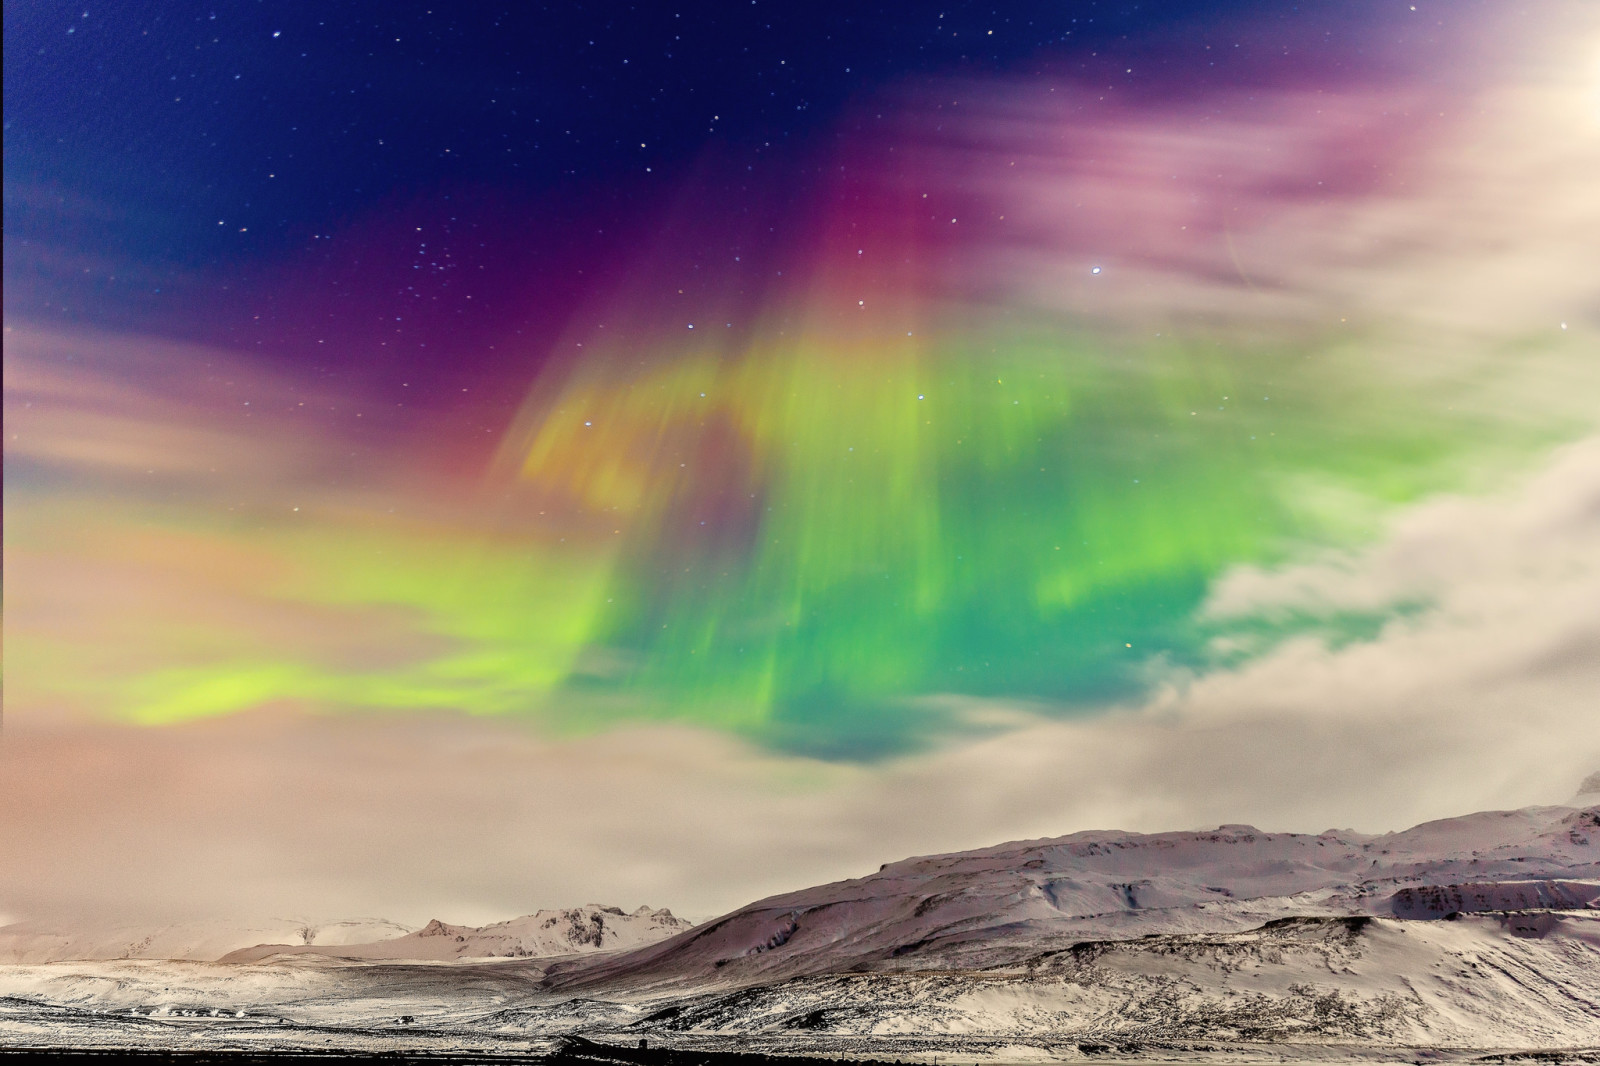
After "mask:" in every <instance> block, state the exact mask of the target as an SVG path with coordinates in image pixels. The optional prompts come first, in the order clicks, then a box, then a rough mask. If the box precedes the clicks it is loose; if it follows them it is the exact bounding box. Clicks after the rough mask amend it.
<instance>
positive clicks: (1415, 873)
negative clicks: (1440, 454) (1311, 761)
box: [550, 807, 1600, 989]
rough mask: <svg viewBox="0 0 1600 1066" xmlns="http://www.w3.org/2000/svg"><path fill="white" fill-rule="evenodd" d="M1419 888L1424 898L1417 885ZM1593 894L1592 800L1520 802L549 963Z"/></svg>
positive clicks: (941, 878) (919, 864)
mask: <svg viewBox="0 0 1600 1066" xmlns="http://www.w3.org/2000/svg"><path fill="white" fill-rule="evenodd" d="M1423 886H1428V887H1430V888H1432V889H1434V890H1435V892H1434V895H1432V896H1429V895H1427V894H1425V893H1424V894H1419V893H1418V891H1416V890H1418V889H1419V888H1422V887H1423ZM1597 897H1600V808H1596V807H1590V808H1584V809H1577V808H1571V807H1532V808H1526V809H1524V810H1519V811H1491V812H1485V813H1479V814H1472V815H1467V816H1464V817H1461V818H1451V819H1445V820H1442V821H1437V822H1429V823H1426V824H1424V825H1420V826H1417V827H1415V828H1413V829H1408V830H1405V831H1404V832H1399V833H1389V834H1384V835H1381V836H1366V835H1362V834H1358V833H1351V832H1336V831H1329V832H1325V833H1322V834H1319V835H1316V836H1312V835H1307V834H1300V833H1265V832H1262V831H1260V830H1257V829H1255V828H1252V827H1250V826H1240V825H1228V826H1222V827H1220V828H1218V829H1214V830H1208V831H1200V832H1183V833H1158V834H1151V835H1145V834H1137V833H1112V832H1090V833H1076V834H1073V835H1071V836H1065V837H1057V838H1054V839H1047V840H1030V841H1020V842H1016V843H1010V844H1001V845H998V846H996V847H992V848H984V849H981V850H978V851H969V852H961V853H958V854H953V855H934V856H928V857H923V858H914V859H906V860H904V861H901V862H896V863H891V864H888V865H886V866H884V867H883V868H882V869H881V870H879V871H878V872H877V873H875V874H872V875H870V876H868V877H863V878H858V879H855V880H850V881H840V882H837V883H835V884H830V885H822V886H820V887H817V888H810V889H805V890H802V891H799V892H791V893H787V894H784V895H780V896H773V897H771V898H769V899H765V900H761V901H759V902H757V903H752V904H750V905H749V906H746V907H743V908H741V909H739V910H737V911H734V912H733V913H732V914H729V915H726V916H725V917H723V918H721V919H718V920H717V921H715V922H711V923H708V924H706V925H704V926H702V927H700V928H698V929H696V930H695V931H694V932H693V933H691V934H688V935H684V936H679V937H676V938H674V939H672V940H669V941H667V942H665V943H662V944H659V945H656V946H654V947H650V948H645V949H642V950H640V951H637V952H631V953H627V954H624V955H620V956H613V957H610V958H607V959H604V960H595V961H593V962H589V961H575V962H573V963H571V964H567V965H563V966H558V967H556V968H555V970H554V971H553V972H552V974H551V977H550V981H551V983H552V985H553V986H554V987H558V988H573V989H577V988H588V987H599V986H612V985H618V984H621V985H625V986H628V987H634V988H639V989H648V988H650V987H652V986H654V985H656V984H657V983H662V984H668V985H675V984H679V983H682V982H685V981H689V982H706V981H714V982H716V983H719V984H754V983H767V982H770V981H774V980H779V979H783V978H787V977H794V976H799V975H803V974H818V973H838V972H843V971H851V970H861V969H870V970H914V969H957V968H960V969H972V968H980V967H992V966H999V965H1009V964H1014V963H1018V962H1021V961H1023V960H1025V959H1028V958H1031V957H1034V956H1037V955H1038V954H1039V953H1041V952H1044V951H1049V950H1055V949H1059V948H1063V947H1066V946H1068V945H1070V944H1072V943H1075V942H1078V941H1083V940H1090V939H1104V938H1124V937H1139V936H1148V935H1152V934H1177V933H1215V932H1227V931H1236V930H1244V929H1249V928H1253V927H1257V926H1260V925H1262V924H1263V923H1265V922H1267V921H1270V920H1273V919H1276V918H1284V917H1290V916H1302V915H1323V916H1337V915H1398V916H1406V917H1421V916H1424V915H1423V912H1424V911H1426V912H1429V913H1428V914H1427V916H1429V917H1438V916H1440V915H1442V914H1443V913H1445V911H1444V910H1441V909H1440V908H1439V904H1440V903H1442V902H1444V901H1446V900H1448V901H1450V902H1449V903H1448V909H1449V910H1497V909H1498V910H1503V909H1520V908H1522V907H1525V906H1539V907H1549V906H1561V907H1565V906H1573V907H1585V906H1587V905H1588V904H1589V903H1590V902H1591V901H1592V900H1594V899H1596V898H1597Z"/></svg>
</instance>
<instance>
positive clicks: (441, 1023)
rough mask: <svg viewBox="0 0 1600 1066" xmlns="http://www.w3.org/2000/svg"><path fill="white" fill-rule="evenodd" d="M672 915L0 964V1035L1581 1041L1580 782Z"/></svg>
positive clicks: (1123, 1049) (979, 864)
mask: <svg viewBox="0 0 1600 1066" xmlns="http://www.w3.org/2000/svg"><path fill="white" fill-rule="evenodd" d="M685 924H687V923H682V922H681V921H679V920H678V919H676V918H673V917H672V916H671V915H670V914H668V913H667V912H665V911H650V910H649V909H648V908H642V909H641V910H639V911H636V912H635V913H634V914H632V915H624V914H622V913H621V912H619V911H616V910H615V909H609V908H601V907H593V906H590V907H585V908H577V909H575V910H572V911H547V912H540V913H539V914H536V915H530V916H529V917H527V918H521V919H516V920H514V921H512V922H504V923H500V924H499V925H494V926H487V927H484V928H482V929H473V928H468V927H455V926H447V925H445V924H444V923H441V922H432V923H429V925H428V926H427V927H425V928H424V929H421V930H417V931H415V932H411V933H407V934H405V935H403V936H397V937H394V938H390V939H386V940H380V941H376V942H374V943H369V944H344V945H330V944H319V943H307V942H305V938H304V937H302V938H301V942H300V943H299V944H289V945H283V944H278V945H267V946H263V947H257V948H254V949H252V950H248V951H240V952H234V953H232V954H231V955H230V956H228V961H226V962H224V963H209V964H202V963H194V962H181V961H179V962H157V961H144V960H140V959H118V960H112V961H99V962H74V963H58V964H53V965H36V966H0V1042H7V1043H12V1044H19V1043H34V1044H40V1043H42V1044H56V1045H81V1044H85V1043H95V1044H101V1045H109V1046H157V1047H167V1046H171V1045H173V1044H174V1043H178V1042H181V1043H182V1044H183V1045H184V1046H185V1047H188V1048H192V1049H202V1048H206V1047H211V1046H217V1047H221V1046H228V1047H257V1048H274V1049H279V1048H307V1047H326V1046H327V1045H328V1043H329V1042H330V1041H334V1040H336V1041H337V1042H338V1044H340V1045H341V1046H344V1047H349V1048H364V1049H368V1050H382V1049H406V1050H418V1051H426V1050H430V1049H448V1050H452V1051H456V1052H460V1051H463V1050H474V1049H476V1050H484V1051H509V1050H516V1051H519V1052H527V1051H529V1050H539V1049H546V1050H548V1049H550V1048H551V1047H553V1046H554V1042H555V1041H557V1040H559V1039H562V1038H565V1037H567V1036H571V1035H574V1034H582V1035H585V1036H587V1037H589V1038H591V1039H593V1040H597V1041H600V1042H602V1043H611V1044H614V1045H619V1046H621V1045H626V1046H629V1047H634V1046H636V1045H637V1043H638V1041H639V1040H640V1039H647V1040H649V1041H650V1043H651V1045H652V1047H661V1046H665V1047H669V1048H670V1047H681V1048H690V1049H694V1050H696V1051H697V1052H705V1051H713V1050H719V1049H724V1050H741V1051H766V1052H771V1053H788V1054H795V1053H810V1054H823V1055H829V1056H835V1057H843V1058H851V1057H854V1058H874V1059H879V1060H889V1059H897V1060H901V1061H905V1062H915V1061H926V1060H928V1059H930V1058H935V1057H937V1056H939V1055H944V1056H946V1057H947V1058H949V1057H959V1058H961V1059H965V1060H970V1061H976V1060H980V1059H985V1058H987V1059H990V1060H995V1061H1007V1062H1016V1061H1023V1060H1027V1061H1049V1060H1070V1059H1081V1058H1083V1057H1084V1056H1085V1055H1095V1056H1112V1057H1115V1056H1119V1055H1120V1056H1123V1057H1129V1058H1135V1059H1144V1060H1148V1059H1149V1058H1152V1057H1160V1058H1186V1059H1206V1058H1216V1059H1226V1060H1228V1061H1238V1060H1240V1059H1241V1058H1243V1059H1246V1060H1251V1061H1268V1060H1273V1061H1276V1060H1281V1059H1294V1060H1297V1061H1301V1060H1304V1061H1309V1060H1310V1059H1314V1058H1337V1059H1341V1060H1347V1061H1354V1060H1370V1061H1379V1060H1381V1061H1394V1060H1395V1059H1396V1058H1397V1057H1399V1058H1405V1059H1412V1060H1421V1059H1427V1060H1429V1061H1452V1060H1461V1061H1465V1060H1469V1059H1474V1058H1476V1059H1482V1058H1483V1057H1484V1056H1500V1057H1501V1058H1505V1057H1506V1056H1513V1057H1515V1056H1526V1055H1528V1054H1534V1055H1535V1056H1536V1057H1539V1058H1540V1059H1541V1060H1545V1059H1548V1060H1550V1061H1569V1060H1571V1061H1586V1062H1589V1061H1593V1062H1600V806H1585V807H1534V808H1527V809H1524V810H1519V811H1495V812H1486V813H1480V814H1473V815H1468V816H1465V817H1461V818H1451V819H1445V820H1442V821H1438V822H1430V823H1427V824H1425V825H1421V826H1417V827H1416V828H1414V829H1409V830H1406V831H1404V832H1399V833H1389V834H1383V835H1364V834H1359V833H1354V832H1350V831H1329V832H1325V833H1321V834H1318V835H1309V834H1296V833H1267V832H1262V831H1260V830H1257V829H1253V828H1251V827H1249V826H1231V825H1230V826H1221V827H1219V828H1217V829H1213V830H1204V831H1190V832H1181V833H1159V834H1149V835H1145V834H1133V833H1115V832H1093V833H1078V834H1074V835H1071V836H1065V837H1058V838H1053V839H1048V840H1032V841H1020V842H1015V843H1010V844H1001V845H998V846H996V847H992V848H984V849H980V850H977V851H969V852H961V853H958V854H951V855H935V856H927V857H923V858H915V859H906V860H904V861H901V862H897V863H892V864H888V865H886V866H884V867H883V868H882V869H880V870H879V871H878V872H876V873H874V874H871V875H869V876H866V877H862V878H857V879H854V880H850V881H841V882H837V883H834V884H829V885H821V886H818V887H815V888H809V889H804V890H801V891H798V892H791V893H786V894H783V895H780V896H773V897H771V898H769V899H765V900H761V901H759V902H757V903H752V904H750V905H749V906H746V907H742V908H740V909H738V910H736V911H734V912H732V913H731V914H728V915H725V916H724V917H722V918H720V919H717V920H715V921H713V922H709V923H706V924H704V925H702V926H698V927H696V928H692V929H686V930H683V931H680V932H676V934H675V935H674V930H675V929H678V928H679V927H681V926H682V925H685ZM651 936H655V937H663V936H664V937H666V939H664V940H659V941H658V942H655V943H643V946H638V947H632V948H629V944H630V943H633V944H639V943H642V942H643V941H644V940H645V939H646V938H648V937H651ZM630 938H633V939H630ZM519 951H520V952H521V953H522V954H520V955H519V954H518V952H519ZM585 952H587V954H585ZM507 955H509V956H510V957H509V958H508V957H506V956H507ZM553 956H559V957H553ZM411 960H414V961H411ZM441 961H448V962H451V963H453V964H452V965H439V964H438V963H439V962H441ZM1585 1048H1587V1049H1589V1050H1583V1049H1585ZM1574 1049H1577V1050H1574Z"/></svg>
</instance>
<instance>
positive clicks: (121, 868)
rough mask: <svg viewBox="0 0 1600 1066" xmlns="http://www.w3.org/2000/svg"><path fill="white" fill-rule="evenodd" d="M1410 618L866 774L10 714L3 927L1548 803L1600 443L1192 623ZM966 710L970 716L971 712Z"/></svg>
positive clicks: (445, 733)
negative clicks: (1293, 615)
mask: <svg viewBox="0 0 1600 1066" xmlns="http://www.w3.org/2000/svg"><path fill="white" fill-rule="evenodd" d="M1418 598H1425V599H1426V600H1427V606H1425V607H1423V608H1421V609H1419V610H1417V611H1415V612H1413V613H1411V614H1409V615H1407V616H1405V617H1403V618H1399V619H1396V620H1394V621H1392V622H1391V623H1390V624H1389V625H1388V626H1387V627H1386V628H1384V629H1383V630H1382V631H1381V632H1380V633H1379V634H1378V635H1377V636H1376V638H1375V639H1373V640H1370V641H1365V642H1355V643H1347V644H1343V645H1338V646H1335V645H1332V644H1329V643H1326V642H1323V641H1321V640H1318V639H1316V638H1314V637H1305V638H1300V639H1296V640H1293V641H1290V642H1288V643H1285V644H1283V645H1281V646H1279V647H1278V648H1277V649H1276V650H1274V651H1272V652H1271V653H1270V654H1267V655H1265V656H1263V657H1261V658H1259V659H1256V660H1253V661H1251V662H1250V663H1249V664H1247V665H1245V666H1243V667H1242V668H1239V669H1236V670H1229V671H1219V672H1216V673H1212V674H1208V675H1205V676H1202V677H1197V678H1192V679H1189V680H1187V681H1186V682H1183V683H1180V682H1179V681H1178V680H1174V682H1173V683H1172V684H1171V685H1170V686H1169V687H1167V688H1166V689H1165V690H1164V691H1163V692H1162V693H1161V694H1160V695H1158V696H1157V697H1156V698H1154V699H1153V700H1151V701H1149V702H1148V703H1146V704H1143V705H1140V706H1130V707H1126V708H1122V709H1120V710H1117V711H1115V712H1112V713H1108V714H1103V715H1099V716H1094V717H1089V718H1083V719H1077V720H1071V721H1055V720H1047V719H1044V718H1041V717H1039V716H1037V715H1034V714H1032V713H1031V712H1030V710H1029V708H1027V707H1026V706H1019V705H1008V704H1005V703H1003V702H984V703H978V702H973V701H966V702H965V704H964V705H963V706H962V707H961V709H962V710H963V711H964V712H965V713H967V714H969V715H977V716H984V717H986V718H987V719H988V724H989V725H990V726H991V727H992V728H994V727H998V731H996V732H992V733H991V734H990V735H988V736H987V737H985V738H983V739H980V740H977V741H971V740H968V741H967V742H965V743H962V744H960V745H956V746H952V747H949V748H947V749H944V750H942V751H939V752H936V753H933V754H931V755H925V756H919V757H915V758H907V759H901V760H897V761H894V762H890V763H886V764H881V765H879V766H876V767H872V768H868V767H862V766H850V765H837V764H829V763H824V762H820V761H816V760H809V759H803V758H796V757H793V756H786V755H780V754H774V753H771V752H764V751H761V750H759V749H757V748H754V747H752V746H750V745H748V744H745V743H743V742H741V741H739V740H737V739H735V738H731V737H728V736H725V735H719V734H715V733H710V732H706V731H702V730H695V729H691V728H687V727H678V726H672V727H668V726H654V727H631V728H627V729H618V730H615V731H612V732H609V733H603V734H599V735H593V736H588V737H584V738H581V739H578V740H566V741H562V740H551V739H548V738H541V737H540V736H538V735H537V734H536V733H534V732H533V731H531V730H529V729H527V728H525V727H524V726H522V725H519V724H517V723H515V722H510V721H506V720H489V719H475V718H466V717H460V716H445V715H385V716H383V717H381V718H378V717H373V716H366V715H344V716H314V715H304V714H298V713H292V712H288V711H284V710H271V709H268V710H264V711H260V712H257V713H254V714H249V715H241V716H237V717H233V718H228V719H221V720H214V721H206V722H197V723H192V724H189V725H184V726H177V727H172V728H168V729H162V730H145V729H131V728H126V727H120V726H112V725H103V724H101V725H92V724H86V723H83V722H68V721H62V720H59V719H47V718H39V717H30V716H23V717H22V718H21V719H20V720H19V719H16V718H13V719H12V720H10V721H8V723H7V725H8V736H7V739H6V744H5V745H4V746H3V748H0V849H3V850H4V852H5V853H6V854H7V855H10V856H14V857H15V860H14V861H12V862H10V863H8V864H6V866H5V868H4V870H3V871H0V908H3V909H5V910H6V911H8V912H12V913H17V914H48V913H52V912H55V913H77V914H91V915H96V916H106V915H111V914H117V915H126V914H145V915H150V914H157V913H164V914H168V915H171V914H184V915H190V914H197V913H218V912H222V913H233V914H241V915H261V914H265V913H269V912H270V913H288V912H293V913H298V914H307V913H310V914H318V915H325V916H333V915H338V914H356V913H360V914H373V913H377V914H383V915H385V916H389V917H393V918H396V919H399V920H407V921H420V920H423V919H425V918H427V917H430V916H434V915H438V916H442V917H449V918H454V919H457V920H464V921H482V920H488V919H491V918H497V917H505V916H508V915H511V914H515V913H521V912H526V911H530V910H532V909H534V908H536V907H540V906H553V905H563V904H570V903H578V902H584V901H590V900H593V901H600V902H614V903H618V904H622V905H625V906H633V905H637V904H638V903H644V902H648V903H651V904H652V905H657V906H660V905H670V906H672V907H674V908H677V909H679V910H680V911H683V912H687V913H691V914H705V913H709V912H712V911H720V910H723V909H727V908H731V907H733V906H736V905H738V904H740V903H743V902H745V901H747V900H749V899H751V898H755V897H758V896H761V895H764V894H767V893H771V892H776V891H780V890H784V889H789V888H793V887H797V886H799V885H803V884H811V883H817V882H821V881H826V880H831V879H836V878H840V877H846V876H855V875H859V874H862V873H866V872H869V871H871V870H873V869H876V867H877V866H878V864H880V863H882V862H885V861H890V860H893V859H897V858H901V857H904V856H906V855H909V854H918V853H922V854H925V853H930V852H938V851H946V850H954V849H960V848H968V847H976V846H981V845H986V844H991V843H996V842H998V841H1000V840H1002V839H1016V838H1023V837H1032V836H1044V835H1055V834H1060V833H1066V832H1071V831H1075V830H1079V829H1086V828H1103V827H1121V828H1126V829H1134V830H1146V831H1151V830H1160V829H1171V828H1178V827H1186V826H1201V825H1214V824H1219V823H1222V822H1240V821H1248V822H1254V823H1256V824H1259V825H1262V826H1263V827H1266V828H1271V829H1295V830H1310V831H1317V830H1321V829H1324V828H1328V827H1330V826H1339V827H1344V826H1350V827H1354V828H1357V829H1363V830H1382V829H1389V828H1396V827H1400V826H1404V825H1408V824H1411V823H1414V822H1417V821H1420V820H1424V819H1428V818H1435V817H1443V816H1448V815H1451V814H1457V813H1462V812H1464V811H1467V810H1471V809H1480V808H1487V807H1509V806H1518V805H1523V804H1530V803H1542V802H1543V803H1549V802H1561V801H1562V800H1564V799H1565V798H1566V797H1567V796H1569V795H1570V794H1571V792H1572V790H1573V787H1574V786H1575V784H1576V782H1577V781H1578V780H1580V779H1581V778H1582V777H1583V776H1584V775H1585V774H1586V773H1587V772H1589V771H1591V770H1593V769H1594V768H1595V767H1596V766H1600V739H1592V738H1593V737H1594V734H1595V730H1594V729H1593V725H1594V719H1595V710H1594V693H1595V692H1597V691H1600V438H1591V439H1589V440H1586V441H1584V442H1581V443H1579V444H1577V445H1574V446H1571V447H1568V448H1566V449H1563V450H1561V451H1560V452H1558V453H1557V454H1555V455H1554V456H1553V457H1552V458H1551V460H1550V462H1549V463H1548V464H1547V465H1546V466H1545V467H1544V468H1543V469H1542V470H1541V471H1539V472H1538V473H1537V474H1536V475H1534V476H1532V477H1530V478H1528V479H1527V480H1526V481H1525V482H1524V483H1523V484H1522V485H1520V486H1518V487H1516V488H1514V489H1511V490H1507V491H1506V492H1503V493H1501V494H1500V495H1497V496H1493V497H1484V498H1477V499H1469V498H1452V499H1437V500H1434V501H1430V502H1427V503H1424V504H1422V505H1419V506H1418V507H1415V508H1412V509H1410V510H1409V511H1407V512H1404V513H1402V514H1401V515H1399V516H1398V517H1397V518H1396V519H1395V521H1394V523H1393V526H1392V529H1391V533H1390V535H1389V536H1388V537H1387V538H1386V539H1385V540H1383V541H1382V542H1381V543H1378V544H1375V545H1374V546H1372V547H1371V548H1369V549H1367V550H1364V551H1360V552H1354V553H1347V554H1344V555H1341V556H1337V557H1329V558H1326V559H1323V560H1320V561H1317V562H1313V563H1304V564H1299V565H1295V566H1291V567H1287V568H1284V569H1281V570H1263V569H1259V568H1257V569H1241V570H1238V571H1235V572H1233V573H1232V574H1230V575H1229V576H1228V577H1226V578H1225V579H1224V580H1222V581H1221V582H1220V583H1218V585H1217V586H1216V588H1215V590H1214V592H1213V595H1212V598H1211V601H1210V606H1209V610H1210V612H1211V613H1212V614H1213V615H1215V616H1217V617H1224V616H1225V617H1229V618H1235V619H1237V618H1239V617H1243V616H1248V615H1250V614H1252V613H1256V612H1274V611H1283V610H1297V611H1308V612H1315V611H1327V610H1335V609H1343V608H1350V607H1362V608H1365V607H1371V606H1381V605H1383V604H1387V603H1391V602H1395V601H1398V600H1405V599H1410V600H1415V599H1418ZM957 702H958V703H959V702H960V701H957Z"/></svg>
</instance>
